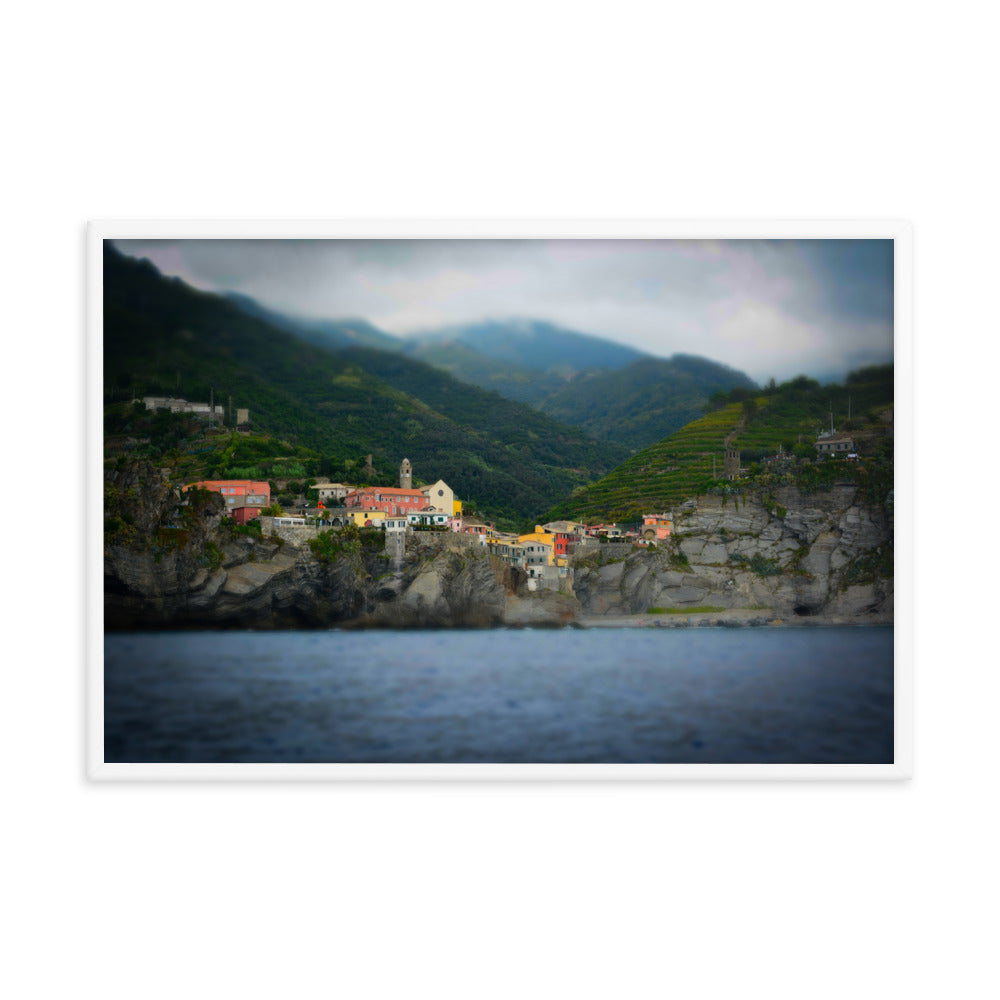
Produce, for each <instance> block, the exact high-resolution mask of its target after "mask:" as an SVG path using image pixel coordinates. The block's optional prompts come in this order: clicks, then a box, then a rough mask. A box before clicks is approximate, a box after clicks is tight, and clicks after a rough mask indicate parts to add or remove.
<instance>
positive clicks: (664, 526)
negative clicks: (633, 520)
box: [642, 514, 673, 542]
mask: <svg viewBox="0 0 1000 1000" xmlns="http://www.w3.org/2000/svg"><path fill="white" fill-rule="evenodd" d="M672 528H673V518H671V517H670V515H669V514H643V517H642V537H643V538H645V539H646V541H648V542H652V541H658V542H662V541H664V540H665V539H667V538H669V537H670V531H671V529H672Z"/></svg>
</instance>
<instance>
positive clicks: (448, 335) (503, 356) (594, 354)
mask: <svg viewBox="0 0 1000 1000" xmlns="http://www.w3.org/2000/svg"><path fill="white" fill-rule="evenodd" d="M408 339H409V340H410V341H411V345H412V344H413V343H415V344H438V345H440V344H462V345H464V346H465V347H468V348H471V349H472V350H474V351H476V352H477V353H478V354H482V355H485V356H486V357H488V358H493V359H494V360H495V361H500V362H503V363H504V364H505V365H513V366H515V367H516V368H528V369H531V370H534V371H543V372H555V373H556V374H561V375H564V376H568V375H572V374H574V373H576V372H580V371H584V370H586V369H588V368H621V367H623V366H624V365H627V364H630V363H631V362H632V361H635V360H637V359H638V358H641V357H642V356H643V355H642V352H641V351H637V350H635V348H633V347H626V346H625V345H624V344H617V343H615V342H614V341H611V340H605V339H604V338H602V337H595V336H592V335H591V334H587V333H578V332H577V331H576V330H567V329H566V328H565V327H561V326H556V325H555V324H554V323H545V322H543V321H541V320H533V319H522V320H506V321H499V320H490V321H487V322H483V323H469V324H465V325H463V326H453V327H446V328H444V329H441V330H430V331H426V332H423V333H419V334H415V335H414V336H413V337H411V338H408ZM412 349H415V348H413V347H412V346H411V350H412Z"/></svg>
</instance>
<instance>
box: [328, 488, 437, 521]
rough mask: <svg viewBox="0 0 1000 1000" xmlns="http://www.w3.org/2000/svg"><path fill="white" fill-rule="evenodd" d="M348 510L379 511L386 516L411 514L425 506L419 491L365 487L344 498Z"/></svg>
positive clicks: (425, 501) (423, 498)
mask: <svg viewBox="0 0 1000 1000" xmlns="http://www.w3.org/2000/svg"><path fill="white" fill-rule="evenodd" d="M344 506H345V507H346V508H347V509H348V510H358V509H361V510H381V511H384V512H385V513H386V514H394V515H397V516H398V515H400V514H413V513H416V512H417V511H418V510H421V509H422V508H424V507H426V506H427V498H426V497H425V496H424V494H423V492H422V491H421V490H404V489H399V488H398V487H395V486H365V487H363V488H361V489H357V490H354V491H352V492H351V493H348V494H347V496H346V497H344Z"/></svg>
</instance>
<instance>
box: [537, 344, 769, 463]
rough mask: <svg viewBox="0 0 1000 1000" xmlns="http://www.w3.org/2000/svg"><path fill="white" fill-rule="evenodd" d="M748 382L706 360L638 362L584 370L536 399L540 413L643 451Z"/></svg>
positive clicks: (749, 385) (677, 358) (750, 385)
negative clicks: (708, 404) (709, 403)
mask: <svg viewBox="0 0 1000 1000" xmlns="http://www.w3.org/2000/svg"><path fill="white" fill-rule="evenodd" d="M738 386H741V387H743V388H747V389H752V388H756V386H755V384H754V382H753V381H752V380H751V379H750V378H749V377H747V376H746V375H744V374H743V373H742V372H738V371H736V370H734V369H732V368H727V367H726V366H725V365H720V364H717V363H716V362H714V361H709V360H707V359H706V358H698V357H693V356H690V355H683V354H675V355H674V356H673V357H672V358H669V359H665V358H642V359H641V360H639V361H634V362H633V363H632V364H630V365H627V366H626V367H624V368H619V369H616V370H614V371H601V372H586V373H584V374H581V375H579V376H578V377H577V378H575V379H573V380H572V381H571V382H568V383H566V384H565V385H564V386H563V387H561V388H560V389H559V390H557V391H556V392H554V393H553V394H552V395H550V396H549V397H548V398H547V399H545V400H544V401H542V403H541V404H540V408H541V410H542V412H543V413H547V414H548V415H549V416H550V417H554V418H555V419H556V420H560V421H562V422H563V423H567V424H573V425H575V426H577V427H581V428H582V429H583V430H585V431H586V432H587V433H588V434H592V435H593V436H594V437H596V438H600V439H601V440H602V441H616V442H618V443H619V444H623V445H626V446H627V447H629V448H632V449H637V448H645V447H647V446H648V445H651V444H653V443H654V442H656V441H660V440H661V439H662V438H664V437H666V436H667V435H669V434H672V433H673V432H674V431H676V430H679V429H680V428H682V427H683V426H684V425H685V424H687V423H690V422H691V421H692V420H696V419H697V418H698V416H699V415H700V414H701V413H703V412H704V408H705V404H706V402H707V401H708V399H709V398H710V397H711V396H712V394H713V393H716V392H719V391H720V390H721V391H729V390H731V389H733V388H736V387H738Z"/></svg>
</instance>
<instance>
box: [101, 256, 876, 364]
mask: <svg viewBox="0 0 1000 1000" xmlns="http://www.w3.org/2000/svg"><path fill="white" fill-rule="evenodd" d="M116 245H117V246H119V248H120V249H122V250H123V251H124V252H126V253H128V254H131V255H135V256H146V257H149V258H150V259H151V260H152V261H153V262H154V263H155V264H156V265H157V267H158V268H159V269H160V270H161V271H162V272H163V273H165V274H168V275H177V276H179V277H182V278H183V279H184V280H186V281H187V282H189V283H190V284H192V285H195V286H196V287H199V288H203V289H206V290H212V291H225V292H239V293H242V294H245V295H249V296H252V297H253V298H254V299H256V300H257V301H258V302H260V303H262V304H264V305H266V306H268V307H270V308H273V309H278V310H282V311H285V312H288V313H292V314H294V315H296V316H303V317H315V318H317V319H337V318H339V317H345V316H357V317H363V318H364V319H365V320H367V321H368V322H370V323H371V324H374V326H376V327H378V328H379V329H381V330H384V331H385V332H386V333H389V334H392V335H396V336H404V337H405V336H407V335H410V334H416V333H418V332H420V331H426V330H433V329H440V328H443V327H453V326H459V325H469V324H477V323H482V322H484V321H497V320H500V321H505V320H508V319H510V318H511V317H532V318H533V319H536V320H540V321H545V322H549V323H552V324H554V325H557V326H561V327H566V328H568V329H571V330H576V331H581V332H585V333H587V334H590V335H593V336H597V337H601V338H605V339H608V340H612V341H615V342H616V343H619V344H622V345H626V346H628V347H631V348H633V349H634V350H636V351H639V352H641V353H644V354H652V355H655V356H658V357H668V356H670V355H673V354H675V353H688V354H696V355H699V356H702V357H706V358H710V359H712V360H714V361H718V362H720V363H723V364H726V365H729V366H731V367H733V368H736V369H739V370H741V371H745V372H747V373H748V374H749V375H750V376H751V377H753V378H755V379H757V380H758V381H766V380H767V379H768V378H770V377H772V376H773V377H775V378H778V379H781V378H786V377H791V376H793V375H796V374H799V373H806V374H823V375H829V376H835V375H837V374H838V373H841V374H842V373H846V372H847V371H848V370H850V369H854V368H858V367H859V366H862V365H866V364H875V363H880V362H886V361H889V360H891V359H892V345H893V312H892V309H893V245H892V241H891V240H633V239H624V240H614V239H595V240H580V239H577V240H548V239H535V240H494V239H483V240H463V239H456V240H446V239H430V240H414V239H410V240H405V239H404V240H270V239H268V240H207V239H197V240H173V239H172V240H120V241H116Z"/></svg>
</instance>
